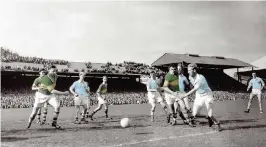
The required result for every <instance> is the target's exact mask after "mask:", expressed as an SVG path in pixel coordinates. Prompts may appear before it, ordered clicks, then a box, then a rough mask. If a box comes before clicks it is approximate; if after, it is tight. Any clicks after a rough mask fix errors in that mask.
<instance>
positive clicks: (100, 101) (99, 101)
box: [97, 95, 107, 104]
mask: <svg viewBox="0 0 266 147" xmlns="http://www.w3.org/2000/svg"><path fill="white" fill-rule="evenodd" d="M102 96H103V97H105V96H104V95H102ZM97 98H98V103H99V104H106V103H107V101H106V100H105V99H103V98H102V97H99V96H98V97H97Z"/></svg>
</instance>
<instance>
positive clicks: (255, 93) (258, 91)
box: [251, 89, 261, 96]
mask: <svg viewBox="0 0 266 147" xmlns="http://www.w3.org/2000/svg"><path fill="white" fill-rule="evenodd" d="M251 94H253V95H257V96H258V95H261V90H260V89H252V92H251Z"/></svg>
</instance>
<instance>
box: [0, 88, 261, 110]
mask: <svg viewBox="0 0 266 147" xmlns="http://www.w3.org/2000/svg"><path fill="white" fill-rule="evenodd" d="M213 93H214V99H215V100H216V101H225V100H236V99H248V98H249V93H247V92H227V91H214V92H213ZM265 96H266V93H265V92H263V94H262V99H265V98H266V97H265ZM58 97H59V99H60V102H61V106H62V107H70V106H74V100H73V99H74V98H73V96H72V95H68V96H63V95H60V96H58ZM194 97H195V95H191V96H190V97H189V100H190V101H191V102H193V100H194ZM91 99H92V101H91V105H96V104H97V103H98V101H97V98H96V94H95V93H91ZM107 101H108V103H109V104H111V105H123V104H144V103H148V98H147V93H146V92H111V93H108V94H107ZM33 103H34V91H31V90H30V89H23V88H21V89H19V90H7V89H2V92H1V107H2V108H3V109H9V108H30V107H33Z"/></svg>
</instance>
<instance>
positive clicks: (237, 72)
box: [236, 68, 240, 82]
mask: <svg viewBox="0 0 266 147" xmlns="http://www.w3.org/2000/svg"><path fill="white" fill-rule="evenodd" d="M236 70H237V72H236V73H237V81H238V82H240V79H239V73H238V72H239V69H238V68H236Z"/></svg>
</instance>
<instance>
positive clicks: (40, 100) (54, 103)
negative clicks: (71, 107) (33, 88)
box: [34, 92, 60, 108]
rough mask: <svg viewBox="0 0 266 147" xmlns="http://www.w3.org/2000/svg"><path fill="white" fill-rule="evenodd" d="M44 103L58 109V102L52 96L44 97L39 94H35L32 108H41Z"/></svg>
mask: <svg viewBox="0 0 266 147" xmlns="http://www.w3.org/2000/svg"><path fill="white" fill-rule="evenodd" d="M45 103H49V104H50V105H51V106H53V107H54V108H56V107H60V101H59V100H58V98H57V97H56V96H55V95H54V94H51V95H45V94H42V93H40V92H36V94H35V102H34V107H42V105H44V104H45Z"/></svg>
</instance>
